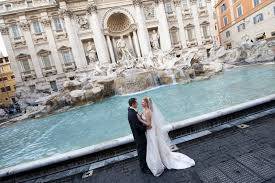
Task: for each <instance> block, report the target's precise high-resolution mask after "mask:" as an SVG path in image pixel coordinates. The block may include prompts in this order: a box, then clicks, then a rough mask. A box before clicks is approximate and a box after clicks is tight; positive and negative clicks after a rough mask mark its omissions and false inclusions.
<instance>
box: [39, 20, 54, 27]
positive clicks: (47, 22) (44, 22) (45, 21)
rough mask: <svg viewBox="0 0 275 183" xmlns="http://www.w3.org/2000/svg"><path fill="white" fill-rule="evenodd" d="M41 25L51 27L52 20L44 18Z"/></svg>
mask: <svg viewBox="0 0 275 183" xmlns="http://www.w3.org/2000/svg"><path fill="white" fill-rule="evenodd" d="M41 23H42V24H43V25H44V26H45V27H50V26H51V23H52V22H51V20H50V19H49V18H42V19H41Z"/></svg>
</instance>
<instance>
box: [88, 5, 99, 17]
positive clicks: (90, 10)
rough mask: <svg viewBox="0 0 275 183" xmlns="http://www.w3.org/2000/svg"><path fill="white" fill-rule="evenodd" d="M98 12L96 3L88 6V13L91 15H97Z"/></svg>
mask: <svg viewBox="0 0 275 183" xmlns="http://www.w3.org/2000/svg"><path fill="white" fill-rule="evenodd" d="M96 11H97V6H96V4H95V3H94V2H90V3H88V5H87V13H88V14H89V15H91V14H92V13H96Z"/></svg>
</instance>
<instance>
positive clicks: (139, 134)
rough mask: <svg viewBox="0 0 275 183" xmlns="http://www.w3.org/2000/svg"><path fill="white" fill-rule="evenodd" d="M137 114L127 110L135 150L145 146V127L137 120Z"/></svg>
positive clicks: (132, 110)
mask: <svg viewBox="0 0 275 183" xmlns="http://www.w3.org/2000/svg"><path fill="white" fill-rule="evenodd" d="M137 114H138V113H137V112H136V111H135V110H134V109H131V108H128V121H129V124H130V127H131V130H132V133H133V136H134V139H135V142H136V144H137V148H139V147H140V146H143V145H145V144H146V136H145V132H146V126H145V125H144V124H143V123H141V122H140V121H139V120H138V118H137Z"/></svg>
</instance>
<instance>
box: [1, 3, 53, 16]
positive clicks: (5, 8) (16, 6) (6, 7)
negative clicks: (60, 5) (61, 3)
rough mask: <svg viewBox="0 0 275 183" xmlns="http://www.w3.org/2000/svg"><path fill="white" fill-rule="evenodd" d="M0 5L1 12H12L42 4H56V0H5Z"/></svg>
mask: <svg viewBox="0 0 275 183" xmlns="http://www.w3.org/2000/svg"><path fill="white" fill-rule="evenodd" d="M1 3H2V4H1V5H0V13H5V12H10V11H20V10H23V11H25V10H26V9H35V8H37V7H41V6H48V5H56V4H57V3H56V1H55V0H32V1H28V0H22V1H10V0H7V1H3V2H1Z"/></svg>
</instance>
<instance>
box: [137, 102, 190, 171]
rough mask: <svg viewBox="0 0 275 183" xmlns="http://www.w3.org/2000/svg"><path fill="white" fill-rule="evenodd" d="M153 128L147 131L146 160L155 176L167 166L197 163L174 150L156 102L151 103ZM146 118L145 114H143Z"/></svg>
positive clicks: (176, 167)
mask: <svg viewBox="0 0 275 183" xmlns="http://www.w3.org/2000/svg"><path fill="white" fill-rule="evenodd" d="M150 108H151V110H152V119H151V120H152V128H151V129H149V130H147V131H146V138H147V152H146V162H147V165H148V167H149V169H150V170H151V172H152V173H153V175H154V176H160V175H161V174H162V173H163V171H164V169H165V167H166V168H168V169H185V168H189V167H191V166H194V165H195V161H194V160H193V159H191V158H189V157H188V156H186V155H184V154H182V153H178V152H172V150H171V145H172V144H171V140H170V138H169V136H168V133H167V132H166V131H165V130H164V128H163V127H164V124H165V119H164V117H163V115H162V114H161V112H160V111H159V110H158V108H157V106H156V105H155V104H154V103H151V105H150ZM142 117H143V118H144V116H142Z"/></svg>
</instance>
